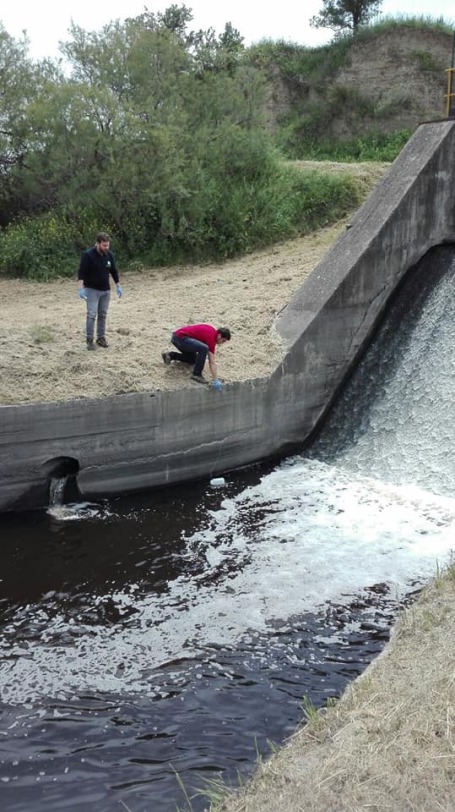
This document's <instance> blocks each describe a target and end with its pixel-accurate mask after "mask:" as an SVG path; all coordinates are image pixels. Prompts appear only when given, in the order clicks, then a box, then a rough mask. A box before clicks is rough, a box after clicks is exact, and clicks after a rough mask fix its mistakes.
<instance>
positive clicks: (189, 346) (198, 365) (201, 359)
mask: <svg viewBox="0 0 455 812" xmlns="http://www.w3.org/2000/svg"><path fill="white" fill-rule="evenodd" d="M171 344H173V345H174V347H177V349H178V350H180V352H170V353H169V355H170V356H171V359H172V361H182V362H183V363H184V364H194V369H193V375H202V370H203V369H204V364H205V359H206V358H207V353H208V351H209V348H208V347H207V344H204V343H203V342H202V341H198V340H197V338H190V337H189V336H176V335H175V333H173V334H172V337H171Z"/></svg>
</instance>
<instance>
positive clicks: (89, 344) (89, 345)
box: [87, 338, 95, 350]
mask: <svg viewBox="0 0 455 812" xmlns="http://www.w3.org/2000/svg"><path fill="white" fill-rule="evenodd" d="M87 349H88V350H94V349H95V343H94V341H93V338H88V339H87Z"/></svg>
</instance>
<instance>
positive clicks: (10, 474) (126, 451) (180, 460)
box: [0, 121, 455, 511]
mask: <svg viewBox="0 0 455 812" xmlns="http://www.w3.org/2000/svg"><path fill="white" fill-rule="evenodd" d="M454 170H455V122H454V121H444V122H438V123H431V124H424V125H421V127H419V129H418V130H417V131H416V133H415V134H414V136H413V137H412V138H411V140H410V141H409V143H408V144H407V145H406V147H405V149H404V150H403V151H402V152H401V154H400V155H399V156H398V158H397V159H396V161H395V162H394V163H393V164H392V166H391V168H390V170H389V172H388V173H387V175H386V176H385V177H384V179H383V180H382V181H381V182H380V183H379V184H378V186H377V187H376V189H375V190H374V191H373V193H372V194H371V195H370V197H369V198H368V200H367V201H366V202H365V203H364V205H363V206H362V207H361V208H360V209H359V211H358V212H357V213H356V215H355V217H353V219H352V224H351V227H350V228H349V229H348V230H347V231H346V233H345V234H344V235H342V236H341V237H340V238H339V239H338V240H337V242H336V243H335V244H334V245H333V246H332V248H331V249H330V251H329V252H328V253H327V255H326V256H325V258H324V259H323V260H322V262H320V263H319V265H318V266H317V267H316V268H315V270H314V271H313V273H312V274H311V275H310V276H309V277H308V278H307V280H306V281H305V283H304V284H303V285H302V287H301V288H300V289H299V291H298V292H297V293H296V295H295V296H294V297H293V298H292V300H291V301H290V302H289V304H288V306H287V307H286V308H285V309H284V311H282V313H281V314H280V317H279V319H278V322H277V328H278V330H279V332H280V333H281V335H282V336H283V338H284V339H285V341H286V343H287V346H288V351H287V353H286V356H285V358H284V360H283V362H282V363H281V364H280V365H279V367H277V369H276V370H275V371H274V373H273V375H272V376H271V377H270V378H267V379H257V380H254V381H248V382H246V383H234V384H230V385H227V386H225V387H224V388H223V390H222V392H214V391H212V390H210V389H209V390H206V389H205V388H203V387H200V388H199V389H194V391H193V390H187V389H186V390H185V391H184V392H183V391H182V392H160V391H157V392H150V394H130V395H118V396H116V397H112V398H106V399H102V400H73V401H69V402H67V403H58V404H49V403H47V404H35V405H30V404H27V405H23V406H21V405H18V406H4V407H0V511H5V510H17V509H24V508H30V507H40V506H43V505H45V504H47V502H48V498H49V481H50V479H51V477H52V475H53V474H54V475H56V476H57V475H62V474H63V473H65V465H67V469H66V470H67V472H68V473H72V474H73V476H74V477H76V478H77V485H78V488H79V491H80V493H81V494H82V495H83V496H85V497H88V498H90V497H97V496H100V495H110V494H118V493H127V492H132V491H135V490H140V489H145V488H153V487H159V486H164V485H166V484H171V483H177V482H182V481H187V480H191V479H199V478H203V477H207V478H208V477H211V476H213V475H215V474H217V473H221V472H226V471H228V470H232V469H234V468H238V467H241V466H244V465H247V464H249V463H252V462H255V461H258V460H260V459H265V458H266V457H270V456H273V455H277V456H278V455H279V454H280V453H284V451H285V450H286V449H287V448H289V447H290V446H292V445H293V444H296V443H301V442H303V441H304V440H305V439H306V438H307V437H308V436H309V434H310V433H311V432H312V431H313V429H314V428H315V426H316V425H317V423H318V421H319V420H320V418H321V417H322V415H323V414H324V413H325V411H326V410H327V408H328V407H329V405H330V403H331V402H332V400H333V398H334V396H335V394H336V392H337V391H338V389H339V387H340V386H341V384H342V382H343V380H344V379H345V377H346V375H347V373H348V371H349V369H350V368H351V366H352V365H353V364H354V363H355V361H356V358H357V357H358V354H359V352H361V351H362V350H363V349H364V348H365V346H366V345H367V343H368V341H369V339H370V336H371V333H372V331H373V330H374V327H375V325H376V324H377V321H378V319H379V318H380V316H381V314H382V313H383V311H384V309H385V308H386V306H387V302H388V300H389V298H390V296H391V295H392V293H393V291H394V290H395V288H396V286H397V285H398V283H399V282H400V280H401V279H402V278H403V276H404V274H405V273H406V271H408V270H409V268H411V267H412V266H413V265H415V264H416V263H417V262H418V260H419V259H420V258H421V257H422V256H423V255H424V254H425V253H426V252H427V251H428V250H429V249H430V248H431V247H433V246H435V245H439V244H441V243H443V242H455V207H454V205H453V189H452V187H453V181H454V175H455V172H454Z"/></svg>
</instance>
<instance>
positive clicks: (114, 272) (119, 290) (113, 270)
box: [109, 251, 123, 299]
mask: <svg viewBox="0 0 455 812" xmlns="http://www.w3.org/2000/svg"><path fill="white" fill-rule="evenodd" d="M109 259H110V262H111V267H110V268H109V272H110V274H111V276H112V279H113V280H114V282H115V288H116V291H117V296H118V297H119V299H120V297H121V295H122V293H123V291H122V286H121V284H120V277H119V275H118V270H117V267H116V264H115V259H114V255H113V254H111V252H110V251H109Z"/></svg>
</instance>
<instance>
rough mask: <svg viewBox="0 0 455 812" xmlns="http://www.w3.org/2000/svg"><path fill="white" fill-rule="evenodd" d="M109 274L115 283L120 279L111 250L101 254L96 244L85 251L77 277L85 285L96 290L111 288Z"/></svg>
mask: <svg viewBox="0 0 455 812" xmlns="http://www.w3.org/2000/svg"><path fill="white" fill-rule="evenodd" d="M109 275H111V276H112V279H113V280H114V282H115V283H117V282H118V281H119V275H118V273H117V268H116V267H115V259H114V255H113V254H112V252H111V251H106V253H105V254H101V253H100V252H99V251H98V249H97V247H96V245H94V246H93V248H88V249H87V251H84V253H83V254H82V257H81V264H80V265H79V271H78V275H77V278H78V279H82V281H83V283H84V287H86V288H94V289H95V290H109V287H110V284H109Z"/></svg>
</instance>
